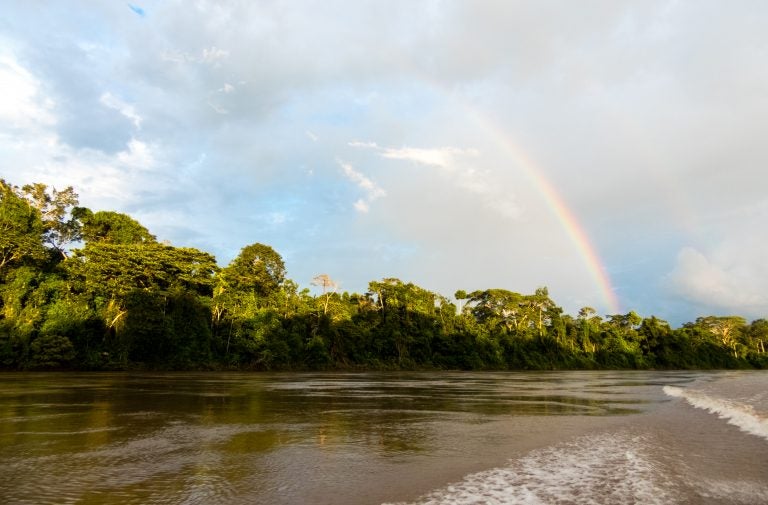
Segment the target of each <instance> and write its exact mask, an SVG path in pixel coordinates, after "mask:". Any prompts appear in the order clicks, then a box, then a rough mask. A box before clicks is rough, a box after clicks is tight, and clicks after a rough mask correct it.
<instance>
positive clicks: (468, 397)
mask: <svg viewBox="0 0 768 505" xmlns="http://www.w3.org/2000/svg"><path fill="white" fill-rule="evenodd" d="M0 503H3V504H27V503H28V504H44V503H56V504H75V503H77V504H101V503H121V504H198V503H199V504H224V503H226V504H229V503H234V504H261V503H263V504H333V505H347V504H355V505H364V504H377V505H378V504H382V503H401V504H406V503H407V504H470V503H477V504H481V503H482V504H515V503H523V504H529V503H530V504H533V503H546V504H549V503H556V504H566V503H567V504H571V503H574V504H580V503H585V504H586V503H590V504H591V503H594V504H627V503H659V504H668V503H680V504H689V503H690V504H708V503H712V504H715V503H717V504H720V503H726V504H742V503H743V504H752V503H754V504H757V503H768V373H765V372H536V373H525V372H519V373H469V372H467V373H458V372H445V373H441V372H430V373H386V374H385V373H361V374H336V373H322V374H241V373H168V374H152V373H142V374H101V373H89V374H74V373H67V374H57V373H6V374H2V375H0Z"/></svg>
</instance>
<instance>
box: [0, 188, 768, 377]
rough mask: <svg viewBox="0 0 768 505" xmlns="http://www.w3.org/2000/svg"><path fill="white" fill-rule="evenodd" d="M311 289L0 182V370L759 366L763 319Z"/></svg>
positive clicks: (767, 330)
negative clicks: (688, 319)
mask: <svg viewBox="0 0 768 505" xmlns="http://www.w3.org/2000/svg"><path fill="white" fill-rule="evenodd" d="M313 284H314V285H316V286H317V291H318V292H319V294H317V295H315V296H312V295H310V291H309V290H308V289H299V286H298V285H297V284H296V283H295V282H293V281H291V280H289V279H287V278H286V272H285V266H284V263H283V260H282V258H281V257H280V255H279V254H278V253H277V252H275V251H274V250H273V249H272V248H271V247H269V246H267V245H264V244H259V243H255V244H252V245H249V246H246V247H244V248H243V249H242V251H241V252H240V254H239V256H237V258H235V259H234V260H233V261H232V262H231V263H230V264H229V265H227V266H226V267H223V268H221V267H219V266H218V265H217V264H216V259H215V258H214V257H213V256H212V255H210V254H208V253H206V252H203V251H199V250H197V249H191V248H181V247H173V246H171V245H168V244H166V243H160V242H158V241H157V239H156V238H155V236H153V235H152V234H151V233H150V232H149V231H148V230H147V229H146V228H145V227H144V226H142V225H141V224H139V223H138V222H136V221H135V220H134V219H132V218H131V217H129V216H127V215H125V214H121V213H117V212H110V211H98V212H93V211H91V210H89V209H86V208H83V207H78V198H77V195H76V194H75V192H74V190H73V189H72V188H67V189H65V190H63V191H56V190H55V189H52V188H48V187H46V186H45V185H43V184H34V185H28V186H24V187H22V188H19V187H16V186H12V185H10V184H8V183H6V182H5V181H2V180H0V368H6V369H43V368H59V369H60V368H76V369H88V370H108V369H130V368H162V369H189V368H217V369H221V368H240V369H243V368H247V369H260V370H267V369H328V368H343V369H363V368H377V369H415V368H447V369H474V370H478V369H557V368H586V369H596V368H750V367H756V368H764V367H768V357H766V354H765V343H766V341H768V321H766V320H765V319H759V320H756V321H753V322H752V323H750V324H747V322H746V321H745V320H744V319H743V318H742V317H737V316H728V317H715V316H709V317H701V318H699V319H697V320H696V321H695V322H692V323H688V324H685V325H683V326H682V327H680V328H677V329H673V328H671V327H670V325H669V324H668V323H667V322H665V321H662V320H660V319H657V318H656V317H653V316H651V317H648V318H642V317H640V316H638V315H637V314H636V313H634V312H629V313H628V314H616V315H610V316H607V317H606V318H605V319H603V318H601V317H600V316H598V315H597V314H596V313H595V311H594V310H593V309H591V308H589V307H585V308H583V309H582V310H580V311H579V313H578V315H576V316H571V315H568V314H564V313H563V311H562V309H561V308H560V307H558V306H557V305H556V304H555V302H553V301H552V300H551V299H550V298H549V294H548V292H547V289H546V288H540V289H538V290H536V292H535V293H533V294H529V295H523V294H519V293H515V292H511V291H507V290H504V289H487V290H483V291H475V292H472V293H466V292H464V291H458V292H456V295H455V299H456V300H457V301H458V304H459V307H457V306H456V305H455V304H454V303H451V301H449V300H448V299H447V298H446V297H444V296H441V295H439V294H436V293H432V292H430V291H428V290H426V289H423V288H420V287H419V286H416V285H414V284H411V283H407V282H403V281H401V280H399V279H383V280H381V281H375V282H371V283H370V284H369V286H368V291H367V292H366V293H362V294H358V293H338V292H337V289H336V283H335V282H334V281H333V280H332V279H331V278H330V277H329V276H328V275H325V274H323V275H318V276H317V277H316V278H315V279H314V281H313Z"/></svg>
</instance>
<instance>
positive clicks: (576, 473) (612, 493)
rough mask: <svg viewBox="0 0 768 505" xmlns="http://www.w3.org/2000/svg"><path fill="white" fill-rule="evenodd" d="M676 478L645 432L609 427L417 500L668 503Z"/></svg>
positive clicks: (433, 503) (445, 503)
mask: <svg viewBox="0 0 768 505" xmlns="http://www.w3.org/2000/svg"><path fill="white" fill-rule="evenodd" d="M674 488H675V486H674V484H673V483H672V482H671V481H670V480H668V478H667V477H665V472H664V471H663V470H662V469H661V468H660V467H659V464H658V463H657V462H655V461H653V460H652V459H651V458H649V457H648V455H647V450H646V442H645V440H644V438H643V437H640V436H631V435H629V434H622V433H606V434H602V435H590V436H585V437H580V438H578V439H576V440H574V441H572V442H569V443H565V444H561V445H558V446H554V447H548V448H544V449H539V450H535V451H532V452H530V453H528V455H526V456H525V457H523V458H521V459H518V460H514V461H512V462H510V464H509V465H508V466H506V467H500V468H494V469H491V470H486V471H483V472H479V473H475V474H471V475H468V476H467V477H465V478H464V480H462V481H461V482H457V483H454V484H451V485H448V486H446V487H445V488H442V489H438V490H436V491H433V492H431V493H429V494H427V495H425V496H423V497H421V498H420V499H418V500H417V501H416V502H414V505H416V504H418V505H438V504H440V505H454V504H455V505H459V504H460V505H467V504H489V505H507V504H509V505H511V504H545V503H546V504H558V503H560V504H565V503H568V504H613V503H647V504H667V503H673V502H676V501H678V500H677V495H676V492H675V490H674Z"/></svg>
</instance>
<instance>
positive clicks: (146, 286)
mask: <svg viewBox="0 0 768 505" xmlns="http://www.w3.org/2000/svg"><path fill="white" fill-rule="evenodd" d="M66 268H67V270H68V271H69V273H70V274H71V275H72V276H73V277H74V278H75V279H80V280H81V281H82V282H83V283H84V287H85V291H87V292H89V293H93V294H96V295H100V296H104V297H107V298H119V297H122V296H123V295H125V294H126V293H128V292H130V291H132V290H134V289H143V290H146V291H168V290H169V289H171V288H176V287H181V288H183V289H186V290H188V291H191V292H194V293H197V294H199V295H203V296H210V294H211V293H212V290H213V282H214V277H213V276H214V273H215V272H216V270H217V269H218V267H217V266H216V259H215V258H214V257H213V256H212V255H210V254H208V253H205V252H202V251H199V250H197V249H193V248H186V247H173V246H168V245H163V244H157V243H153V244H122V245H118V244H112V243H107V242H105V243H99V242H97V243H93V244H86V246H85V248H84V249H78V250H76V251H74V255H73V257H72V258H70V259H69V260H67V262H66Z"/></svg>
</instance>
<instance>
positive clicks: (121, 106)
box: [99, 91, 142, 130]
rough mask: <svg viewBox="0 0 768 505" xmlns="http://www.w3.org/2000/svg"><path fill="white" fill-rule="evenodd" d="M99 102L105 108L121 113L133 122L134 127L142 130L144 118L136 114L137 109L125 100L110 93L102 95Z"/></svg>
mask: <svg viewBox="0 0 768 505" xmlns="http://www.w3.org/2000/svg"><path fill="white" fill-rule="evenodd" d="M99 102H101V104H102V105H104V106H105V107H109V108H110V109H115V110H117V111H119V112H120V114H122V115H123V116H125V117H127V118H128V119H130V120H131V122H132V123H133V126H135V127H136V129H137V130H140V129H141V121H142V118H141V116H140V115H139V114H138V113H137V112H136V108H135V107H134V106H133V105H130V104H128V103H126V102H125V101H124V100H122V99H120V98H118V97H116V96H115V95H113V94H112V93H110V92H108V91H107V92H106V93H103V94H102V95H101V97H100V98H99Z"/></svg>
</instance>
